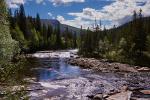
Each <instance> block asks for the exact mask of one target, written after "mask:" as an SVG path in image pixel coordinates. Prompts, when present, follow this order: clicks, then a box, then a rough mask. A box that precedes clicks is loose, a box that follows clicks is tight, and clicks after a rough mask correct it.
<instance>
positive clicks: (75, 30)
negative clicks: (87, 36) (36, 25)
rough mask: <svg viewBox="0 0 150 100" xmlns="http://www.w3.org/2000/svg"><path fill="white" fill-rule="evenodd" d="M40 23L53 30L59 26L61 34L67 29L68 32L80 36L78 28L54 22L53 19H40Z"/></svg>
mask: <svg viewBox="0 0 150 100" xmlns="http://www.w3.org/2000/svg"><path fill="white" fill-rule="evenodd" d="M41 23H42V24H45V25H46V26H48V25H51V26H52V27H53V28H55V27H57V25H58V24H60V31H61V33H63V32H64V31H65V30H66V28H67V27H68V30H69V32H72V33H76V34H80V29H79V28H76V27H73V26H69V25H65V24H61V23H60V22H59V21H58V20H55V19H41Z"/></svg>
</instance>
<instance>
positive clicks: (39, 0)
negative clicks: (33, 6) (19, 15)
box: [36, 0, 44, 4]
mask: <svg viewBox="0 0 150 100" xmlns="http://www.w3.org/2000/svg"><path fill="white" fill-rule="evenodd" d="M43 2H44V0H36V3H37V4H40V3H43Z"/></svg>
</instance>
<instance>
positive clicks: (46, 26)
mask: <svg viewBox="0 0 150 100" xmlns="http://www.w3.org/2000/svg"><path fill="white" fill-rule="evenodd" d="M9 20H10V23H11V24H10V30H11V35H12V37H13V39H15V40H16V41H19V45H20V48H21V51H22V52H25V53H26V52H35V51H39V50H51V49H68V48H76V47H77V33H76V31H74V30H69V29H70V28H68V26H66V27H65V28H63V31H62V28H61V27H62V25H61V24H60V23H59V21H53V22H55V23H53V22H52V23H51V22H48V20H42V19H41V18H40V16H39V14H37V16H36V18H32V17H31V16H26V14H25V11H24V7H23V5H21V6H20V8H19V9H17V10H15V12H14V14H13V13H12V11H11V10H9Z"/></svg>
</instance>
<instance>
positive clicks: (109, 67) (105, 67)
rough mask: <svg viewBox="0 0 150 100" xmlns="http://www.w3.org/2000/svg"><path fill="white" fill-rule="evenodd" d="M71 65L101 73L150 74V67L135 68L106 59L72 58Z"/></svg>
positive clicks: (69, 61)
mask: <svg viewBox="0 0 150 100" xmlns="http://www.w3.org/2000/svg"><path fill="white" fill-rule="evenodd" d="M68 63H69V64H72V65H76V66H80V67H82V68H85V69H93V70H96V71H100V72H150V67H140V66H133V65H129V64H122V63H117V62H108V61H107V60H105V59H101V60H98V59H95V58H83V57H77V58H71V59H69V60H68Z"/></svg>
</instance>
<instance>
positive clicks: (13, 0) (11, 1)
mask: <svg viewBox="0 0 150 100" xmlns="http://www.w3.org/2000/svg"><path fill="white" fill-rule="evenodd" d="M6 2H7V5H8V6H9V7H10V8H18V6H19V5H20V4H24V3H25V0H6Z"/></svg>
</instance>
